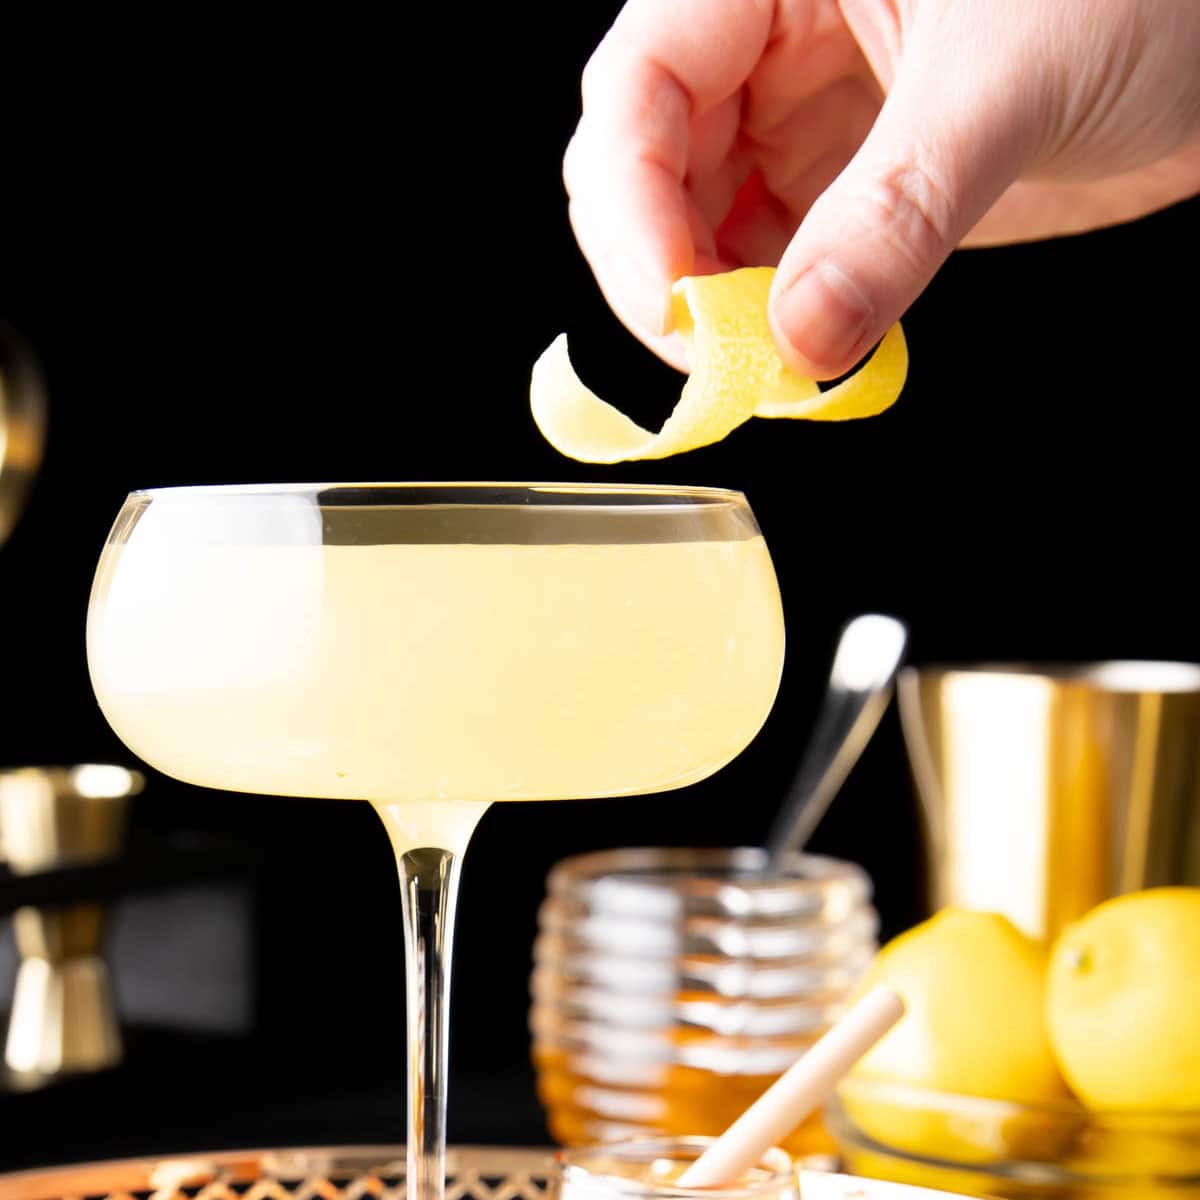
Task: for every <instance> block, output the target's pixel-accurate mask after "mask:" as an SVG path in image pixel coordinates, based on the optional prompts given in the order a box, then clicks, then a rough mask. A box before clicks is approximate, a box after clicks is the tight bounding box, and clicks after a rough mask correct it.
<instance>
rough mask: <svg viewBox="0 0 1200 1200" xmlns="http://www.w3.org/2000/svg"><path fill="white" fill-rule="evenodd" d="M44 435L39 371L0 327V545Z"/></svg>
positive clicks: (17, 341)
mask: <svg viewBox="0 0 1200 1200" xmlns="http://www.w3.org/2000/svg"><path fill="white" fill-rule="evenodd" d="M45 436H46V389H45V385H44V384H43V382H42V375H41V371H40V370H39V369H38V366H37V364H36V363H35V361H34V358H33V354H32V352H31V351H30V349H29V347H28V346H27V345H26V344H25V343H24V341H22V340H21V338H19V337H18V336H17V334H16V333H15V332H14V331H13V330H11V329H9V328H8V327H7V326H5V325H3V324H0V545H2V544H3V543H4V542H5V541H6V540H7V538H8V535H9V534H10V533H11V532H12V527H13V526H14V525H15V524H16V522H17V518H18V517H19V516H20V515H21V509H22V508H23V507H24V504H25V498H26V494H27V493H28V491H29V486H30V484H31V483H32V482H33V477H34V475H35V474H36V473H37V470H38V467H39V465H40V464H41V461H42V450H43V443H44V441H45Z"/></svg>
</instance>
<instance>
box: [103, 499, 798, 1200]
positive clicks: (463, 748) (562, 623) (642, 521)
mask: <svg viewBox="0 0 1200 1200" xmlns="http://www.w3.org/2000/svg"><path fill="white" fill-rule="evenodd" d="M782 659H783V620H782V614H781V609H780V601H779V593H778V587H777V584H776V581H775V574H774V571H773V569H772V566H771V561H770V557H769V555H768V553H767V549H766V546H765V545H764V543H763V539H762V536H761V534H760V533H759V530H758V527H757V525H756V523H755V520H754V517H753V515H752V514H751V512H750V509H749V506H748V505H747V503H746V500H745V498H744V497H743V496H742V495H740V494H739V493H736V492H729V491H721V490H715V489H701V488H665V487H626V486H611V487H610V486H603V485H594V486H593V485H582V486H580V485H508V484H462V485H457V484H456V485H450V484H416V485H414V484H369V485H343V484H336V485H293V486H272V485H265V486H247V487H241V486H230V487H187V488H167V489H160V490H154V491H141V492H134V493H132V494H131V495H130V496H129V497H128V499H127V500H126V502H125V505H124V507H123V508H122V509H121V512H120V514H119V515H118V517H117V520H116V523H115V524H114V526H113V529H112V532H111V534H110V535H109V539H108V543H107V545H106V546H105V548H104V552H103V554H102V556H101V559H100V564H99V567H98V569H97V573H96V579H95V583H94V585H93V590H92V596H91V604H90V607H89V613H88V663H89V669H90V671H91V676H92V682H93V686H94V687H95V691H96V695H97V698H98V699H99V702H100V706H101V708H102V710H103V711H104V714H105V716H106V717H107V718H108V721H109V722H110V724H111V725H112V727H113V728H114V730H116V732H117V734H118V735H119V736H120V737H121V738H122V740H123V741H124V742H125V744H126V745H127V746H128V747H129V748H130V750H132V751H133V752H134V753H135V754H136V755H138V756H139V757H140V758H142V759H144V760H145V761H146V762H148V763H150V764H151V765H152V766H154V767H156V768H158V769H159V770H161V771H163V772H165V773H166V774H168V775H172V776H174V777H175V778H177V779H182V780H185V781H187V782H189V783H194V784H198V785H200V786H204V787H215V788H226V789H231V790H234V791H241V792H258V793H268V794H276V795H289V796H317V797H327V798H345V799H355V800H366V801H369V802H370V803H371V804H372V805H374V807H375V809H376V811H377V812H378V813H379V815H380V817H381V818H382V820H383V823H384V826H385V828H386V829H387V833H388V836H389V838H390V839H391V843H392V846H393V849H394V851H395V855H396V861H397V863H398V866H399V872H400V880H401V887H402V893H403V908H404V931H405V949H406V963H407V1000H408V1003H407V1016H408V1046H409V1049H408V1058H409V1070H408V1089H409V1091H408V1096H409V1100H408V1142H407V1145H408V1151H407V1153H408V1171H409V1174H408V1179H409V1195H410V1196H416V1197H419V1200H435V1198H438V1197H440V1196H441V1195H442V1194H443V1182H442V1180H443V1161H444V1153H445V1114H446V1063H447V1059H446V1046H447V1011H448V1010H447V1001H448V980H449V964H450V955H451V941H452V931H453V922H454V907H455V897H456V892H457V885H458V876H459V868H460V863H461V859H462V854H463V851H464V850H465V848H466V845H467V841H468V839H469V838H470V836H471V833H472V831H473V830H474V828H475V825H476V823H477V822H478V821H479V818H480V817H481V816H482V815H483V812H484V811H485V809H486V808H487V807H488V806H489V804H491V803H492V802H493V801H496V800H549V799H562V798H571V797H579V798H582V797H595V796H617V795H632V794H638V793H646V792H658V791H663V790H666V789H669V788H677V787H682V786H684V785H685V784H689V783H692V782H694V781H695V780H698V779H701V778H703V777H704V776H706V775H709V774H711V773H712V772H713V771H715V770H717V768H719V767H721V766H722V765H724V764H725V763H727V762H728V761H729V760H730V759H732V758H733V757H734V756H735V755H736V754H738V753H739V751H741V750H742V749H743V747H744V746H745V745H746V744H747V743H748V742H749V741H750V739H751V738H752V737H753V736H754V734H755V733H756V732H757V731H758V729H759V728H760V726H761V725H762V723H763V721H764V720H765V718H766V715H767V712H768V711H769V709H770V707H771V704H772V702H773V700H774V697H775V692H776V689H777V686H778V682H779V676H780V670H781V666H782ZM414 1181H415V1186H414Z"/></svg>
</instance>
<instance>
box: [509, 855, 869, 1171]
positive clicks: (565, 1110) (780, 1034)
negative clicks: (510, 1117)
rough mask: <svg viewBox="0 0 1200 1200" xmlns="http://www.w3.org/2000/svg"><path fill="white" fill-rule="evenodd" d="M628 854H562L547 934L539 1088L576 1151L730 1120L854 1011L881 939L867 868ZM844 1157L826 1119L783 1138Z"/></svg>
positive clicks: (801, 860) (551, 1119) (716, 1130)
mask: <svg viewBox="0 0 1200 1200" xmlns="http://www.w3.org/2000/svg"><path fill="white" fill-rule="evenodd" d="M765 863H766V855H765V852H764V851H762V850H761V849H757V848H740V849H732V850H731V849H627V850H614V851H606V852H601V853H596V854H585V855H580V856H577V857H574V858H569V859H566V860H564V861H563V862H561V863H559V864H558V865H557V866H556V867H555V868H554V869H553V870H552V871H551V872H550V875H549V877H548V880H547V896H546V898H545V900H544V901H543V903H542V906H541V909H540V910H539V914H538V936H537V939H536V941H535V945H534V968H533V977H532V982H531V990H532V995H533V1002H532V1008H531V1012H530V1026H531V1030H532V1034H533V1058H534V1064H535V1068H536V1072H537V1082H538V1093H539V1096H540V1097H541V1100H542V1103H543V1105H544V1107H545V1109H546V1112H547V1118H548V1123H549V1128H550V1132H551V1134H552V1136H553V1137H554V1138H555V1140H557V1141H558V1142H559V1143H560V1144H563V1145H566V1146H582V1145H589V1144H593V1143H602V1142H603V1143H607V1142H614V1141H620V1140H623V1139H627V1138H630V1137H638V1136H652V1135H673V1136H682V1135H711V1136H715V1135H717V1134H720V1133H722V1132H723V1131H724V1130H725V1129H726V1128H727V1127H728V1126H729V1125H730V1124H732V1122H733V1121H734V1120H735V1119H736V1118H737V1117H738V1116H739V1115H740V1114H741V1113H742V1112H743V1111H744V1110H745V1109H746V1108H748V1107H749V1106H750V1104H751V1103H753V1101H754V1100H755V1099H757V1097H758V1096H759V1095H761V1094H762V1092H763V1091H765V1090H766V1088H767V1087H769V1086H770V1085H771V1084H772V1083H773V1082H774V1081H775V1080H776V1079H777V1078H778V1077H779V1076H780V1075H781V1074H782V1073H783V1072H784V1071H785V1070H787V1068H788V1067H790V1066H791V1065H792V1064H793V1063H794V1062H795V1061H796V1060H797V1059H798V1058H799V1057H800V1056H801V1055H802V1054H803V1053H804V1051H805V1050H806V1049H807V1048H808V1047H809V1046H810V1045H811V1044H812V1043H813V1042H815V1041H816V1040H817V1039H818V1038H819V1037H820V1036H821V1035H822V1034H823V1033H824V1032H825V1031H826V1030H827V1029H828V1028H829V1026H830V1025H831V1024H832V1023H833V1022H834V1021H836V1020H837V1018H838V1017H839V1016H840V1015H841V1013H842V1011H843V1009H844V1008H845V1007H846V1005H847V1002H848V1000H849V997H850V993H851V992H852V990H853V988H854V986H855V984H856V983H857V982H858V980H859V978H860V977H861V975H862V973H863V971H864V970H865V969H866V967H867V965H868V964H869V962H870V961H871V958H872V956H873V955H874V953H875V950H876V948H877V944H878V943H877V939H878V930H879V920H878V915H877V913H876V911H875V909H874V907H873V906H872V903H871V884H870V880H869V879H868V877H867V875H866V873H865V872H864V871H863V870H862V869H861V868H860V867H857V866H855V865H853V864H852V863H848V862H841V861H838V860H836V859H830V858H819V857H815V856H811V855H795V856H793V857H792V858H791V859H790V860H789V861H788V863H787V864H786V867H785V869H784V871H783V872H782V873H781V874H779V875H777V876H774V877H766V876H764V874H763V868H764V866H765ZM783 1149H784V1150H786V1151H787V1152H788V1153H789V1154H791V1155H793V1156H794V1157H796V1158H797V1159H805V1158H808V1159H813V1158H817V1159H819V1158H820V1157H821V1156H830V1155H832V1154H833V1152H834V1145H833V1142H832V1140H831V1138H830V1137H829V1135H828V1133H827V1132H826V1131H825V1128H824V1125H823V1124H822V1120H821V1117H820V1115H819V1114H814V1116H813V1117H811V1118H810V1119H809V1120H807V1121H805V1122H804V1123H803V1124H802V1125H801V1126H800V1127H799V1128H798V1129H797V1130H796V1131H795V1132H794V1133H793V1134H792V1135H791V1136H790V1137H789V1138H787V1139H786V1140H785V1141H784V1143H783Z"/></svg>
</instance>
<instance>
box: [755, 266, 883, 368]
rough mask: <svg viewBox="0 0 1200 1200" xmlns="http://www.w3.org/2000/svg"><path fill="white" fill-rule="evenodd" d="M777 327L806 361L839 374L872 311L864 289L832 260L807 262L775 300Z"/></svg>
mask: <svg viewBox="0 0 1200 1200" xmlns="http://www.w3.org/2000/svg"><path fill="white" fill-rule="evenodd" d="M772 310H773V316H774V318H775V324H776V328H777V329H778V330H779V332H780V333H782V334H784V336H785V338H786V340H787V342H788V344H789V345H790V346H791V347H792V348H793V350H794V351H795V353H796V355H797V356H798V357H799V358H802V359H805V360H807V362H806V364H805V365H808V364H811V365H812V366H813V367H817V368H821V369H822V370H823V371H824V372H825V373H826V374H830V375H833V374H838V373H839V372H841V370H843V368H844V367H845V366H846V359H847V358H848V357H849V356H850V354H851V353H852V352H853V351H854V350H855V348H856V347H857V346H858V343H859V342H860V341H861V340H862V338H863V336H864V335H865V334H866V332H867V329H868V327H869V326H870V323H871V317H872V315H873V312H872V306H871V303H870V301H869V300H868V299H867V297H866V296H865V295H864V294H863V291H862V289H861V288H859V287H858V285H857V284H856V283H855V282H854V281H853V280H852V279H851V278H850V277H849V276H848V275H846V274H845V272H843V271H842V270H841V268H839V267H837V266H836V265H835V264H833V263H831V262H829V261H828V260H822V261H821V262H819V263H817V264H815V265H814V266H812V267H809V269H808V270H807V271H805V272H804V273H803V274H802V275H801V276H800V277H799V278H798V279H797V280H796V281H795V282H794V283H793V284H792V285H791V286H790V287H789V288H787V290H786V291H783V292H781V293H780V294H779V296H778V297H777V298H776V300H775V303H774V304H773V305H772Z"/></svg>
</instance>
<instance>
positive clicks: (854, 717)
mask: <svg viewBox="0 0 1200 1200" xmlns="http://www.w3.org/2000/svg"><path fill="white" fill-rule="evenodd" d="M907 644H908V629H907V628H906V627H905V625H904V624H903V623H902V622H900V621H898V620H896V618H895V617H888V616H884V615H883V614H882V613H864V614H863V615H862V616H859V617H855V618H854V619H853V620H852V621H850V622H849V623H848V624H847V625H846V626H845V628H844V629H843V630H842V632H841V634H840V636H839V637H838V644H837V651H836V652H835V654H834V658H833V668H832V670H831V671H830V675H829V683H828V686H827V687H826V689H825V699H824V701H823V702H822V704H821V712H820V714H819V716H818V717H817V722H816V725H815V727H814V729H813V731H812V734H811V735H810V738H809V743H808V747H807V749H806V750H805V752H804V757H803V758H802V759H801V760H800V766H799V767H798V768H797V771H796V777H795V779H794V780H793V781H792V786H791V788H790V789H789V790H788V795H787V797H786V799H785V800H784V803H783V807H782V809H781V811H780V813H779V815H778V816H777V817H776V818H775V823H774V825H773V826H772V828H771V832H770V834H769V835H768V836H767V874H768V875H778V874H780V873H781V872H782V871H783V869H784V866H785V864H786V863H787V861H788V858H789V856H790V855H792V854H794V853H797V852H799V851H800V850H803V849H804V846H805V844H806V843H807V842H808V839H809V838H810V837H811V836H812V832H813V830H814V829H816V827H817V826H818V825H819V824H820V822H821V818H822V817H823V816H824V815H825V813H826V810H827V809H828V808H829V805H830V803H831V802H832V801H833V798H834V796H836V795H837V794H838V791H839V790H840V789H841V786H842V784H843V783H845V782H846V776H847V775H849V774H850V772H851V770H852V769H853V767H854V764H855V763H856V762H858V760H859V758H860V757H861V755H862V752H863V751H864V750H865V749H866V748H867V743H868V742H869V741H870V740H871V736H872V734H874V732H875V730H876V729H877V728H878V726H879V722H880V720H881V719H882V718H883V714H884V713H885V712H886V711H887V706H888V705H889V704H890V703H891V702H892V685H893V683H894V681H895V678H896V671H897V670H898V669H899V667H900V663H901V662H902V661H903V659H904V647H905V646H906V645H907Z"/></svg>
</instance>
